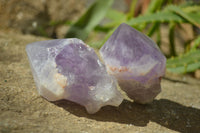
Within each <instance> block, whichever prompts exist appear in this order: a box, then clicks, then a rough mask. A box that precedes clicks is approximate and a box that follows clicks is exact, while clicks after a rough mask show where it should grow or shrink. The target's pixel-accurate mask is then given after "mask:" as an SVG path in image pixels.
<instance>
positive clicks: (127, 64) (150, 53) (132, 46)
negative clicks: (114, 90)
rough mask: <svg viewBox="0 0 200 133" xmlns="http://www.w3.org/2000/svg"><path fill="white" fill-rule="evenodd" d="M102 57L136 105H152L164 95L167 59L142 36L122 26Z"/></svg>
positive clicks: (106, 46)
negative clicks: (163, 80) (162, 85)
mask: <svg viewBox="0 0 200 133" xmlns="http://www.w3.org/2000/svg"><path fill="white" fill-rule="evenodd" d="M100 55H101V57H102V59H103V60H104V62H105V65H106V67H107V71H108V72H109V73H110V74H111V75H114V76H115V77H116V78H117V80H118V83H119V85H120V87H121V89H123V90H124V91H125V92H126V93H127V95H128V96H129V97H130V98H131V99H133V100H134V101H136V102H138V103H149V102H151V101H152V100H153V99H154V98H155V97H156V95H157V94H158V93H159V92H160V91H161V87H160V80H161V77H162V76H163V75H164V73H165V64H166V58H165V56H164V55H163V54H162V53H161V51H160V50H159V48H158V47H157V45H156V44H155V43H154V42H153V41H152V40H151V39H150V38H149V37H147V36H146V35H144V34H142V33H141V32H139V31H137V30H135V29H134V28H132V27H130V26H129V25H127V24H124V23H123V24H121V25H120V26H119V27H118V28H117V29H116V30H115V32H114V33H113V34H112V35H111V37H110V38H109V39H108V40H107V42H106V43H105V44H104V45H103V47H102V48H101V49H100Z"/></svg>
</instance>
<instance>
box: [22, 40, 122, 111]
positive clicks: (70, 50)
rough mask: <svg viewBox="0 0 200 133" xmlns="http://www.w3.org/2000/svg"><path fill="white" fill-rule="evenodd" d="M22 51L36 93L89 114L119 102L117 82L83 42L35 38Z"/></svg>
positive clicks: (120, 99)
mask: <svg viewBox="0 0 200 133" xmlns="http://www.w3.org/2000/svg"><path fill="white" fill-rule="evenodd" d="M26 52H27V54H28V58H29V62H30V65H31V68H32V73H33V76H34V80H35V82H36V85H37V89H38V92H39V94H40V95H41V96H43V97H44V98H46V99H47V100H49V101H57V100H61V99H67V100H70V101H73V102H76V103H78V104H81V105H83V106H85V107H86V109H87V111H88V113H91V114H92V113H96V112H97V111H98V110H99V109H100V108H101V107H102V106H105V105H113V106H119V105H120V104H121V102H122V100H123V96H122V94H121V93H120V91H119V90H118V88H117V87H118V84H117V81H116V80H115V78H114V77H112V76H110V75H109V74H107V72H106V68H105V66H104V65H103V64H102V63H101V61H100V60H99V58H98V56H97V54H96V53H95V51H94V49H93V48H90V47H89V46H87V45H86V44H85V43H84V42H83V41H81V40H79V39H76V38H71V39H54V40H48V41H39V42H34V43H31V44H28V45H27V47H26Z"/></svg>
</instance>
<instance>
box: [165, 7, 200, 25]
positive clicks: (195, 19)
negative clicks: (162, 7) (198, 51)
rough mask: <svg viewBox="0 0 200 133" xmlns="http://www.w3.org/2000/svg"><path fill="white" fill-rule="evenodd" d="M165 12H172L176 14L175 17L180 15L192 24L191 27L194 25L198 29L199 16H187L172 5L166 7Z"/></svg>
mask: <svg viewBox="0 0 200 133" xmlns="http://www.w3.org/2000/svg"><path fill="white" fill-rule="evenodd" d="M167 10H169V11H172V12H174V13H176V14H177V15H180V16H181V17H183V18H184V19H185V20H187V21H188V22H190V23H192V24H193V25H195V26H197V27H200V16H199V15H197V16H193V15H192V14H188V13H186V12H184V11H182V9H181V8H179V7H178V6H174V5H171V6H168V7H167ZM193 14H194V13H193Z"/></svg>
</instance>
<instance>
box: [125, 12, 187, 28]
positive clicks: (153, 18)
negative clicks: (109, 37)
mask: <svg viewBox="0 0 200 133" xmlns="http://www.w3.org/2000/svg"><path fill="white" fill-rule="evenodd" d="M154 22H160V23H163V22H177V23H181V22H186V21H185V19H183V18H182V17H180V16H179V15H176V14H174V13H172V12H166V11H165V12H157V13H154V14H147V15H143V16H139V17H137V18H133V19H131V20H129V21H128V22H127V24H129V25H131V26H134V25H140V24H141V23H154Z"/></svg>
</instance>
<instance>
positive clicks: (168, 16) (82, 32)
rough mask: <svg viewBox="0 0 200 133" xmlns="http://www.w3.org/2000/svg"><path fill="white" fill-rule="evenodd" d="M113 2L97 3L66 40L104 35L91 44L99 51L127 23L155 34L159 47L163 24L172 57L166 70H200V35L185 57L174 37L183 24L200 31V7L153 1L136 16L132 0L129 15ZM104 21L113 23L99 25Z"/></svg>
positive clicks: (164, 0)
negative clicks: (115, 7) (99, 33)
mask: <svg viewBox="0 0 200 133" xmlns="http://www.w3.org/2000/svg"><path fill="white" fill-rule="evenodd" d="M112 3H113V0H96V1H95V2H94V3H93V4H92V5H91V6H90V8H88V10H87V11H86V12H85V13H84V14H83V15H82V16H81V17H80V18H79V19H78V20H77V21H76V22H75V23H73V24H72V25H71V27H70V29H69V31H68V33H67V34H66V37H77V38H80V39H82V40H85V39H86V38H87V37H88V35H89V34H90V33H91V31H93V30H96V31H98V32H105V33H106V36H105V39H104V40H102V41H99V42H95V43H89V45H90V46H92V47H94V48H97V49H99V48H100V47H101V46H102V45H103V44H104V43H105V41H106V40H107V39H108V38H109V36H110V35H111V34H112V33H113V31H114V30H115V28H116V27H117V26H119V25H120V24H121V23H127V24H128V25H130V26H132V27H134V28H136V29H138V30H140V31H144V30H146V31H147V33H146V34H147V35H148V36H150V37H152V35H154V34H156V35H157V36H156V37H157V44H158V46H161V45H162V44H161V35H160V28H161V24H163V23H164V24H166V25H168V26H169V35H168V39H169V42H170V45H169V46H170V58H168V60H167V70H168V71H170V72H173V73H187V72H193V71H195V70H196V69H199V68H200V49H199V46H200V36H197V37H196V38H194V39H193V40H192V42H193V44H194V45H193V47H189V48H188V47H187V49H185V52H184V53H183V54H181V55H177V53H176V49H175V35H174V31H175V28H176V26H179V25H180V24H182V23H188V24H190V25H193V26H194V27H197V28H200V5H197V4H194V3H191V2H185V3H182V4H179V5H175V4H173V3H172V1H171V0H151V3H150V5H149V6H148V9H147V11H146V12H145V13H144V14H141V15H139V16H137V17H134V11H135V8H136V3H137V0H132V4H131V5H130V11H129V12H127V13H122V12H119V11H117V10H114V9H112V8H111V5H112ZM104 18H106V19H109V20H110V21H109V22H106V23H104V24H103V25H102V24H101V25H100V22H101V21H102V20H103V19H104Z"/></svg>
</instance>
